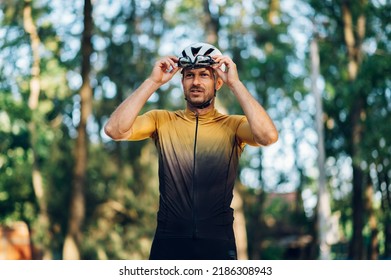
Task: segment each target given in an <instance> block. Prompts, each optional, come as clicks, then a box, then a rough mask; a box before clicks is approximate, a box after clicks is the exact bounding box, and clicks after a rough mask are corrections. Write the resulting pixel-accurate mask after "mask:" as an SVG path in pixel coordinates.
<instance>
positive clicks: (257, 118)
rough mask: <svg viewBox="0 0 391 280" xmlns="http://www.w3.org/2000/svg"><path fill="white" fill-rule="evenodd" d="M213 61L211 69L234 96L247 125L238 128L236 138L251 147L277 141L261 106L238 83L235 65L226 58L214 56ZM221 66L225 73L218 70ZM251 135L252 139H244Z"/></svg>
mask: <svg viewBox="0 0 391 280" xmlns="http://www.w3.org/2000/svg"><path fill="white" fill-rule="evenodd" d="M213 59H214V60H215V61H216V62H217V63H218V64H216V65H214V66H213V68H215V70H216V71H217V73H218V75H219V77H220V78H221V79H222V80H223V81H224V83H226V84H227V85H228V87H229V88H230V89H231V91H232V92H233V94H234V95H235V96H236V98H237V99H238V101H239V104H240V106H241V107H242V109H243V112H244V114H245V115H246V117H247V120H248V124H243V125H241V126H240V127H239V129H238V136H239V137H241V138H242V139H243V138H244V139H243V140H245V141H246V142H247V143H249V144H251V145H263V146H267V145H270V144H273V143H275V142H276V141H277V140H278V132H277V129H276V127H275V125H274V123H273V121H272V120H271V119H270V117H269V115H268V114H267V112H266V111H265V109H264V108H263V107H262V105H261V104H259V103H258V101H257V100H256V99H255V98H254V97H253V96H252V95H251V94H250V93H249V91H248V90H247V88H246V87H245V86H244V85H243V83H242V82H241V81H240V79H239V75H238V71H237V69H236V64H235V63H234V62H233V61H232V59H231V58H229V57H227V56H215V57H213ZM222 64H225V66H226V68H227V71H226V72H223V71H222V70H221V69H220V68H219V67H220V65H222ZM249 129H250V131H251V133H250V134H249V133H248V130H249ZM251 134H252V138H253V139H246V138H248V135H251Z"/></svg>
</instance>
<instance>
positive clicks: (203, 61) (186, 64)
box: [178, 55, 216, 69]
mask: <svg viewBox="0 0 391 280" xmlns="http://www.w3.org/2000/svg"><path fill="white" fill-rule="evenodd" d="M215 63H216V62H215V61H214V60H213V59H212V57H210V56H209V55H197V56H196V57H195V59H194V61H192V60H191V58H190V57H188V56H184V57H180V58H179V59H178V67H181V68H192V69H194V68H204V67H209V66H211V65H213V64H215Z"/></svg>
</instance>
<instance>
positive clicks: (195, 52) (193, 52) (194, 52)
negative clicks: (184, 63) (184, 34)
mask: <svg viewBox="0 0 391 280" xmlns="http://www.w3.org/2000/svg"><path fill="white" fill-rule="evenodd" d="M201 48H202V47H198V48H191V53H192V54H193V56H196V55H197V54H198V53H199V51H200V50H201Z"/></svg>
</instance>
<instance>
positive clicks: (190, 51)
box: [181, 42, 225, 71]
mask: <svg viewBox="0 0 391 280" xmlns="http://www.w3.org/2000/svg"><path fill="white" fill-rule="evenodd" d="M181 54H182V56H183V57H189V58H190V59H191V60H192V61H195V59H196V56H197V55H205V56H213V55H216V54H217V55H222V53H221V51H220V50H219V49H218V48H216V47H215V46H213V45H211V44H208V43H202V42H200V43H194V44H191V45H189V46H187V47H186V48H184V49H183V51H182V53H181ZM220 69H221V70H223V71H225V65H221V66H220Z"/></svg>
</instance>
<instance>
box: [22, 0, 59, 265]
mask: <svg viewBox="0 0 391 280" xmlns="http://www.w3.org/2000/svg"><path fill="white" fill-rule="evenodd" d="M31 2H32V1H31V0H25V1H24V8H23V25H24V29H25V31H26V32H27V33H28V34H29V35H30V40H31V50H32V55H33V63H32V66H31V80H30V96H29V101H28V106H29V108H30V110H31V121H30V123H29V125H28V128H29V132H30V145H31V150H32V156H33V163H32V185H33V189H34V194H35V197H36V199H37V203H38V206H39V216H38V225H37V229H35V230H34V232H36V233H38V235H40V236H39V238H38V239H39V241H40V246H42V248H39V249H40V250H42V258H43V259H51V258H52V254H51V251H50V239H51V238H50V236H51V235H50V231H49V224H50V221H49V216H48V209H47V208H48V207H47V201H46V197H45V189H44V183H43V179H42V173H41V167H40V165H39V161H38V154H37V145H38V143H37V138H38V132H37V124H36V122H37V121H38V112H37V108H38V103H39V95H40V91H41V84H40V72H41V68H40V62H41V57H40V53H39V47H40V45H41V40H40V38H39V36H38V32H37V27H36V26H35V23H34V20H33V17H32V7H31ZM33 258H35V256H33Z"/></svg>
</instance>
